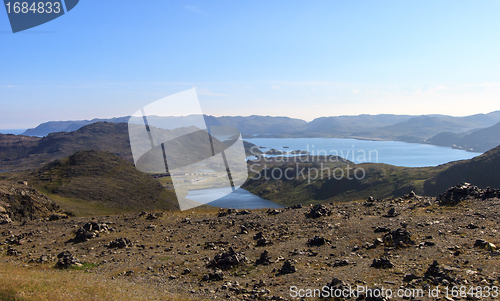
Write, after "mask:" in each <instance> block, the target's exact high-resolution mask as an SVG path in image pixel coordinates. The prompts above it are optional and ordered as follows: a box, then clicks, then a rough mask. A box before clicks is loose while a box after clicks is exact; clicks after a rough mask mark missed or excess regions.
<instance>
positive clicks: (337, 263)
mask: <svg viewBox="0 0 500 301" xmlns="http://www.w3.org/2000/svg"><path fill="white" fill-rule="evenodd" d="M346 265H349V261H348V260H346V259H337V260H335V262H334V263H333V265H332V266H333V267H334V268H336V267H343V266H346Z"/></svg>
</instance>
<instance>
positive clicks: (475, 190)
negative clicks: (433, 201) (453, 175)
mask: <svg viewBox="0 0 500 301" xmlns="http://www.w3.org/2000/svg"><path fill="white" fill-rule="evenodd" d="M493 197H500V190H497V189H492V188H490V187H488V188H486V189H481V188H479V187H477V186H474V185H471V184H470V183H460V184H458V185H456V186H455V187H451V188H448V189H447V190H446V191H445V192H444V193H443V194H441V195H439V196H438V197H437V200H438V201H439V204H441V205H456V204H458V203H460V202H461V201H462V200H465V199H469V198H472V199H478V198H482V199H486V198H493Z"/></svg>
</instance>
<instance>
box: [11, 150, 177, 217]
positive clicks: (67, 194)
mask: <svg viewBox="0 0 500 301" xmlns="http://www.w3.org/2000/svg"><path fill="white" fill-rule="evenodd" d="M17 177H19V178H23V179H25V180H27V181H28V182H29V183H30V184H31V185H33V186H34V187H36V188H37V189H38V190H40V191H41V192H43V193H45V194H47V195H48V196H49V197H51V198H52V199H53V200H54V201H56V202H57V203H58V205H60V206H61V208H62V209H63V210H65V211H70V212H73V213H75V214H77V215H87V214H94V215H95V214H98V213H102V214H111V213H115V214H116V213H124V212H134V211H135V212H137V211H142V210H174V209H176V208H177V199H176V197H175V194H174V193H173V192H172V191H169V190H167V189H165V188H164V187H163V186H162V185H161V184H160V183H159V182H158V181H157V180H156V179H154V178H152V177H151V176H150V175H148V174H145V173H142V172H140V171H138V170H137V169H136V168H135V167H134V166H133V165H132V164H131V163H129V162H127V161H125V160H123V159H122V158H120V157H119V156H117V155H115V154H112V153H110V152H105V151H96V150H91V151H80V152H77V153H75V154H74V155H71V156H70V157H68V158H65V159H61V160H56V161H53V162H50V163H49V164H47V165H45V166H44V167H42V168H40V169H37V170H35V171H32V172H24V173H21V174H18V175H17Z"/></svg>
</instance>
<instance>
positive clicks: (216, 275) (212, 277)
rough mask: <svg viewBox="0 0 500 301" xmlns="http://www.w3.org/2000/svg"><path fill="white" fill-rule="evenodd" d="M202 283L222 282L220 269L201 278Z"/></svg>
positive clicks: (222, 274) (222, 277) (222, 275)
mask: <svg viewBox="0 0 500 301" xmlns="http://www.w3.org/2000/svg"><path fill="white" fill-rule="evenodd" d="M202 280H203V281H221V280H224V273H223V272H222V271H221V270H220V269H215V270H214V272H213V273H208V274H207V275H205V276H203V278H202Z"/></svg>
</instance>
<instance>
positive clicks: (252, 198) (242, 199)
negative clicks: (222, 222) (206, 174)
mask: <svg viewBox="0 0 500 301" xmlns="http://www.w3.org/2000/svg"><path fill="white" fill-rule="evenodd" d="M226 191H227V190H226V189H225V188H212V189H199V190H190V191H189V194H188V195H187V197H188V198H189V199H191V200H193V201H197V202H200V203H206V202H207V200H213V199H215V198H218V199H216V200H215V201H212V202H210V203H207V205H210V206H214V207H221V208H232V209H260V208H283V206H282V205H280V204H276V203H274V202H271V201H268V200H265V199H263V198H261V197H259V196H256V195H255V194H253V193H251V192H249V191H247V190H245V189H243V188H238V189H236V191H234V192H232V193H230V194H228V195H226V194H225V192H226Z"/></svg>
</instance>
